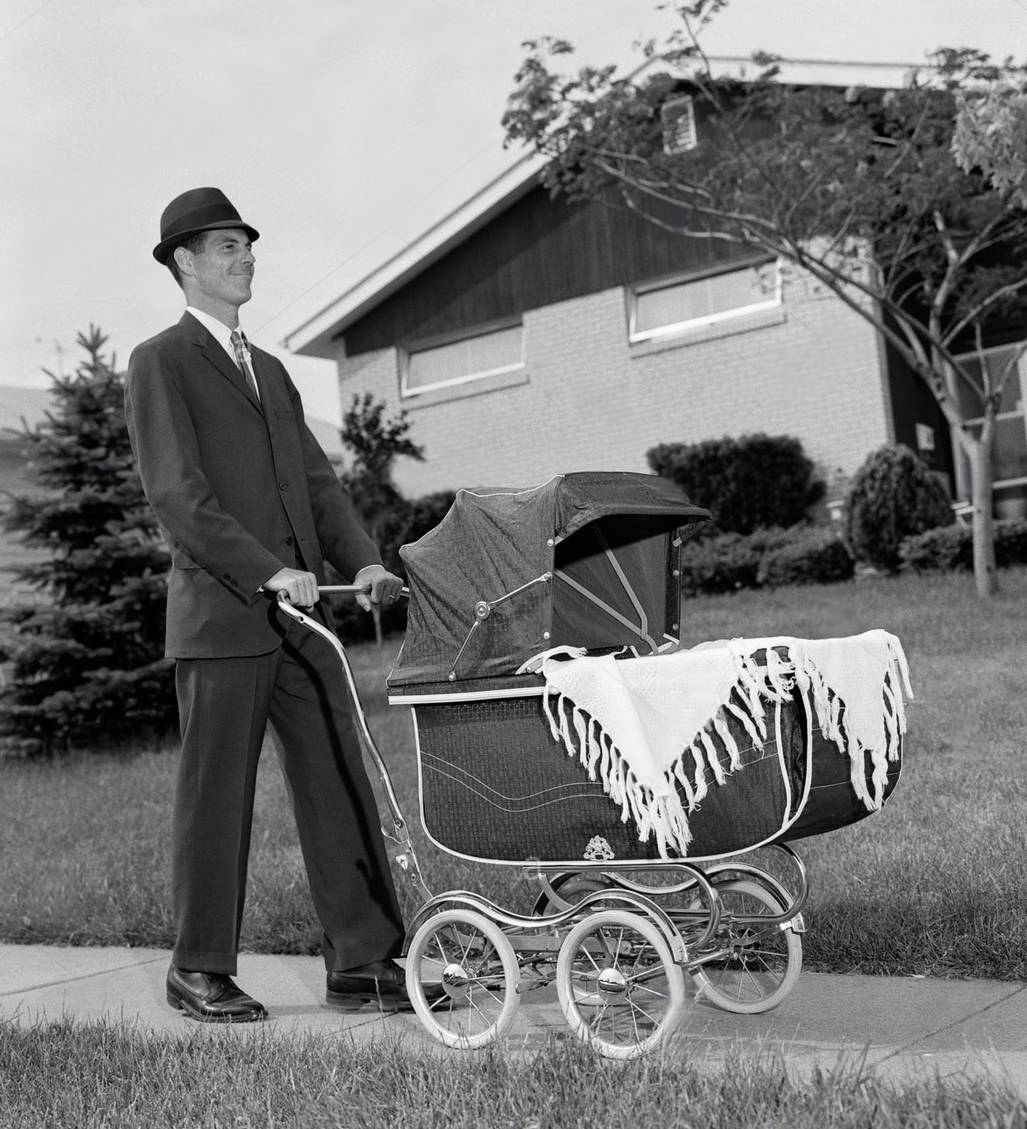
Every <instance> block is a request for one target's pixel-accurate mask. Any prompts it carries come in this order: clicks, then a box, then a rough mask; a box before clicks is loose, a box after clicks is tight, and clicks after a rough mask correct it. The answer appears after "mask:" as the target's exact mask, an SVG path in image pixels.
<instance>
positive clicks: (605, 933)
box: [556, 909, 685, 1059]
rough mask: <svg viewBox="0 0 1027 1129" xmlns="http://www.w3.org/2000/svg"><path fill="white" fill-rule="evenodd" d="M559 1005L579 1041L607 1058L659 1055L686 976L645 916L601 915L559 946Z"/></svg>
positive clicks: (679, 1009) (626, 912)
mask: <svg viewBox="0 0 1027 1129" xmlns="http://www.w3.org/2000/svg"><path fill="white" fill-rule="evenodd" d="M556 988H557V992H558V993H559V997H560V1006H561V1007H562V1008H563V1014H564V1016H565V1017H566V1019H567V1022H568V1023H569V1024H570V1027H571V1030H572V1031H573V1032H574V1034H575V1035H577V1036H578V1038H579V1039H582V1040H583V1041H584V1042H586V1043H589V1044H591V1045H592V1046H593V1047H595V1048H596V1050H597V1051H599V1053H600V1054H602V1055H605V1056H606V1057H607V1058H618V1059H629V1058H637V1057H639V1056H640V1055H643V1054H645V1053H647V1052H648V1051H650V1050H652V1049H653V1048H654V1047H655V1046H656V1045H657V1044H658V1043H660V1042H661V1041H662V1040H663V1039H664V1038H666V1036H667V1035H669V1034H670V1032H672V1031H673V1030H674V1028H675V1027H676V1026H677V1023H678V1021H679V1019H680V1018H681V1012H682V1009H683V1008H684V1005H685V981H684V974H683V972H682V971H681V968H680V966H679V965H677V964H675V963H674V959H673V957H672V956H671V951H670V947H669V945H668V944H667V942H666V940H665V939H664V937H663V934H662V933H661V932H660V930H659V929H658V928H657V927H656V925H654V924H653V922H652V921H650V920H649V918H648V917H646V916H644V915H643V914H641V913H633V912H631V911H629V910H620V909H606V910H599V911H598V912H596V913H593V914H591V915H589V916H588V917H586V918H584V919H583V920H582V921H579V922H578V923H577V925H575V926H574V927H573V928H572V929H571V931H570V932H569V933H568V934H567V936H566V938H565V939H564V942H563V944H562V945H561V946H560V955H559V957H558V958H557V964H556Z"/></svg>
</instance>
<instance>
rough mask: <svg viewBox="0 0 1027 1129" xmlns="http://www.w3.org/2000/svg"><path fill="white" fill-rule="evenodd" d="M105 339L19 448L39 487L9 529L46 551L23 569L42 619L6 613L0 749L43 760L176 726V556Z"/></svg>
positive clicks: (94, 342)
mask: <svg viewBox="0 0 1027 1129" xmlns="http://www.w3.org/2000/svg"><path fill="white" fill-rule="evenodd" d="M106 341H107V338H106V337H105V336H104V335H103V334H102V333H101V332H100V330H99V329H97V328H96V327H95V326H90V329H89V332H88V333H87V334H79V336H78V344H79V345H80V346H81V347H82V349H84V350H85V352H86V360H85V361H83V363H82V364H81V365H80V366H79V367H78V369H77V371H76V372H75V374H74V375H73V376H71V377H66V378H65V377H55V376H53V375H52V374H49V375H51V379H52V380H53V398H54V404H55V406H54V410H53V411H52V412H50V413H48V415H47V417H46V419H45V420H44V421H43V422H42V423H40V424H39V425H37V426H36V427H35V428H26V429H25V430H24V433H23V439H24V441H25V444H26V446H27V448H28V450H29V451H30V453H31V461H30V470H31V472H32V474H33V476H34V478H35V480H36V482H37V483H38V484H39V486H40V487H41V488H42V489H41V490H40V491H39V492H38V493H37V494H33V495H32V496H25V497H20V498H17V499H15V506H14V508H13V510H12V512H11V516H10V518H9V520H8V524H9V526H10V527H12V528H13V529H14V530H16V531H19V532H20V533H21V535H22V539H23V541H24V543H25V544H26V545H27V546H30V547H34V548H37V549H42V550H45V552H46V554H47V556H46V557H45V558H43V559H41V560H40V561H39V562H38V563H36V564H33V565H31V566H28V567H25V568H22V569H19V570H17V571H18V573H19V578H20V579H21V580H22V581H24V582H26V583H27V584H29V585H30V586H31V587H32V588H34V589H36V590H37V592H38V593H39V599H38V601H37V602H36V603H35V604H34V606H32V607H28V608H25V607H15V608H12V609H9V610H7V611H5V612H4V614H3V621H4V636H5V639H4V644H3V647H2V649H0V659H3V660H4V661H5V662H6V663H7V664H8V665H7V670H6V678H5V685H4V686H3V688H2V690H0V738H2V740H3V743H4V745H5V747H6V749H7V751H8V752H14V753H20V754H23V755H46V754H54V753H61V752H65V751H67V750H69V749H73V748H82V747H88V748H94V747H97V746H107V745H110V744H112V743H114V744H116V743H119V742H122V741H124V740H126V739H128V738H130V737H134V736H138V734H139V733H140V731H144V730H147V731H164V730H166V729H168V728H170V727H171V726H172V725H173V724H174V720H175V716H176V712H175V698H174V685H173V672H172V665H171V662H170V660H166V659H164V658H163V643H164V601H165V595H166V585H165V574H166V571H167V565H168V555H167V551H166V549H165V547H164V545H163V542H162V540H161V537H160V532H159V529H158V527H157V524H156V521H155V519H154V518H153V515H152V512H151V511H150V508H149V506H148V505H147V503H146V500H145V497H144V495H143V491H142V485H141V483H140V481H139V476H138V474H137V472H136V469H135V462H134V459H133V456H132V451H131V447H130V445H129V440H128V430H127V427H126V425H125V420H124V407H123V402H124V383H123V377H122V375H121V374H119V373H118V372H116V371H115V367H114V360H113V358H111V359H110V360H108V359H107V358H106V357H105V355H104V352H103V349H104V345H105V344H106Z"/></svg>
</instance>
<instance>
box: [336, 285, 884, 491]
mask: <svg viewBox="0 0 1027 1129" xmlns="http://www.w3.org/2000/svg"><path fill="white" fill-rule="evenodd" d="M625 301H626V299H625V294H624V291H623V290H622V289H620V288H616V289H611V290H605V291H602V292H601V293H598V294H591V295H588V296H586V297H584V298H576V299H573V300H571V301H567V302H562V303H559V304H557V305H553V306H548V307H545V308H543V309H538V310H532V311H529V312H527V313H526V314H525V317H524V328H525V357H526V362H527V363H526V373H525V374H524V376H523V377H520V378H518V381H517V382H514V383H510V382H509V381H508V382H507V386H506V387H501V388H498V389H496V390H492V391H485V392H482V391H479V390H477V389H476V386H475V385H474V384H471V385H466V386H464V387H463V388H462V389H460V390H459V391H455V390H454V391H453V392H448V393H446V394H445V396H444V397H443V398H442V399H437V400H436V401H435V402H432V403H424V402H423V401H422V402H421V403H420V404H419V403H418V401H417V400H416V399H411V400H407V401H405V402H403V403H401V402H400V398H399V393H398V383H399V382H398V371H397V356H396V352H395V350H392V349H387V350H380V351H378V352H374V353H368V354H362V355H360V356H357V357H352V358H347V357H345V356H341V357H340V358H339V372H340V389H341V394H342V403H343V406H344V407H345V406H347V405H348V404H349V402H350V400H351V398H352V396H353V394H354V393H355V392H356V393H362V392H364V391H370V392H372V393H373V394H374V395H375V396H376V397H378V398H381V399H384V400H385V401H386V403H387V404H388V405H389V411H390V413H392V412H395V411H398V410H399V409H400V407H405V408H407V410H408V411H409V415H410V420H411V424H412V429H411V434H412V437H413V438H414V440H415V441H416V442H418V443H420V444H423V445H424V447H425V449H426V456H427V461H426V462H425V463H423V464H418V463H412V462H410V461H409V460H404V461H403V462H402V463H401V464H400V465H399V466H398V467H397V473H396V484H397V485H398V486H399V488H400V489H401V490H402V491H403V492H404V493H405V494H407V495H408V496H411V497H413V496H416V495H419V494H424V493H428V492H430V491H434V490H441V489H447V488H456V487H459V486H473V485H511V486H523V485H528V484H531V483H534V482H538V481H541V480H543V479H545V478H547V477H549V476H550V475H552V474H555V473H558V472H561V471H571V470H598V469H608V470H635V471H644V470H647V469H648V467H647V465H646V462H645V452H646V450H647V449H648V448H649V447H651V446H653V445H654V444H656V443H664V442H695V441H698V440H702V439H709V438H717V437H720V436H723V435H742V434H744V433H747V432H755V431H763V432H766V433H768V434H771V435H777V434H789V435H794V436H797V437H798V438H799V439H800V440H801V441H802V443H803V446H804V448H805V450H806V453H807V454H808V455H809V456H810V458H812V459H813V460H814V461H815V462H816V463H817V464H818V467H819V469H820V471H821V473H822V474H823V475H825V476H826V477H828V478H830V476H831V475H832V474H833V473H834V472H835V471H837V470H840V471H841V472H842V473H844V474H851V473H852V472H853V471H854V470H855V469H856V467H857V466H858V465H859V464H860V463H861V462H862V461H863V459H864V458H865V457H866V455H867V454H868V453H869V452H870V451H871V450H873V449H874V448H875V447H877V446H880V445H881V444H882V443H885V442H888V441H889V440H890V439H891V434H892V425H891V418H890V411H889V407H888V403H887V396H886V392H885V385H884V381H883V379H882V374H881V362H880V358H879V352H878V347H877V339H876V336H875V333H874V331H873V330H872V328H871V327H870V326H869V324H868V323H866V322H865V321H864V320H863V319H862V318H860V317H859V316H858V315H857V314H856V313H854V312H853V311H852V310H850V309H848V308H847V307H846V306H845V305H844V304H843V303H842V302H840V301H839V300H838V299H837V298H834V297H833V296H830V295H827V294H824V293H818V292H817V290H816V288H815V286H814V285H813V284H812V283H811V282H810V281H809V280H806V279H803V278H801V277H800V278H796V277H792V278H791V279H790V280H789V281H787V282H786V283H785V287H784V300H783V303H782V306H781V307H780V309H775V310H772V311H762V312H759V313H752V314H748V315H745V316H744V317H742V318H739V319H736V320H733V321H731V322H728V323H721V325H720V326H717V327H707V329H706V330H704V331H703V332H702V333H700V334H696V335H692V336H688V337H679V338H677V339H674V340H672V341H667V342H665V343H663V344H662V345H658V344H655V343H645V344H637V345H631V344H629V342H628V340H627V330H626V322H627V318H626V312H625Z"/></svg>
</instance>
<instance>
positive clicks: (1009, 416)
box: [959, 345, 1027, 486]
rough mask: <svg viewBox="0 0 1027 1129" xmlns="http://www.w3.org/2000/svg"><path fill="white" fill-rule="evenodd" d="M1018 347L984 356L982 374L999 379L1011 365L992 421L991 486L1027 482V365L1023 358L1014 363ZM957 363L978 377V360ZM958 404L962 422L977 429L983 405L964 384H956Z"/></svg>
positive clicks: (979, 366)
mask: <svg viewBox="0 0 1027 1129" xmlns="http://www.w3.org/2000/svg"><path fill="white" fill-rule="evenodd" d="M1021 349H1022V345H1005V346H1001V347H999V348H997V349H987V350H986V351H985V352H984V365H985V367H986V370H987V371H988V372H989V373H991V374H992V375H994V376H1001V375H1002V371H1003V368H1004V367H1005V366H1006V365H1008V364H1009V363H1010V361H1013V362H1014V367H1013V371H1012V372H1009V373H1007V374H1006V377H1005V382H1004V383H1003V385H1002V400H1001V402H1000V404H999V407H998V414H997V416H996V418H995V456H994V466H993V470H994V474H995V485H996V486H1000V485H1002V484H1003V483H1005V484H1007V485H1014V484H1016V485H1019V484H1020V483H1024V482H1027V418H1025V415H1024V401H1025V400H1027V364H1025V358H1024V357H1022V356H1021V357H1020V358H1019V360H1014V358H1016V355H1017V353H1018V352H1020V350H1021ZM960 360H961V361H962V362H963V363H964V364H965V365H966V367H967V368H968V369H969V370H970V372H971V373H972V374H973V375H974V376H976V377H977V378H978V379H979V378H980V375H981V360H980V358H978V357H972V356H964V357H960ZM959 400H960V404H961V405H962V408H963V412H964V413H965V416H966V422H967V423H968V424H969V426H970V427H971V428H974V429H975V430H977V429H979V427H980V425H981V423H982V422H983V419H982V413H983V410H984V408H983V404H982V403H981V398H980V396H979V395H978V394H977V392H976V391H975V390H974V389H972V388H969V387H968V386H967V385H966V383H965V382H964V381H960V382H959Z"/></svg>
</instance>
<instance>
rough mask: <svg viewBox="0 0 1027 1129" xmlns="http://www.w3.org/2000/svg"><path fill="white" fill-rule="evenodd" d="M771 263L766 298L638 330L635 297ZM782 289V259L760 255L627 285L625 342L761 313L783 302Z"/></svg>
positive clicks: (674, 334) (680, 333)
mask: <svg viewBox="0 0 1027 1129" xmlns="http://www.w3.org/2000/svg"><path fill="white" fill-rule="evenodd" d="M771 266H772V267H773V270H774V285H773V294H772V296H771V297H769V298H767V299H766V300H765V301H762V302H750V303H748V304H747V305H744V306H733V307H732V308H731V309H729V310H719V311H718V312H716V313H713V314H704V315H703V316H701V317H697V318H687V319H686V320H684V321H679V322H672V323H669V324H667V325H661V326H658V327H657V328H655V329H645V330H639V329H638V328H637V325H638V300H639V298H640V297H644V295H646V294H651V293H653V292H655V291H657V290H670V289H672V288H674V287H677V286H687V285H689V284H690V283H695V282H703V281H705V280H706V279H709V278H718V277H720V276H721V275H725V274H737V273H740V272H741V271H743V270H758V269H759V268H761V267H771ZM783 290H784V287H783V272H782V269H781V260H780V258H772V257H770V256H760V257H759V258H753V259H749V260H745V261H742V262H738V261H736V262H732V263H722V264H720V265H718V266H717V267H714V268H713V269H704V270H701V271H689V272H687V273H684V274H678V275H671V276H669V277H666V278H661V279H658V280H656V281H652V282H645V283H636V284H635V285H633V286H631V287H629V288H628V342H629V343H630V344H632V345H638V344H643V343H645V342H648V341H663V340H668V339H671V338H675V337H687V336H688V335H689V334H691V333H695V332H697V331H699V330H702V329H705V328H706V327H707V326H711V325H719V324H721V323H723V322H730V321H734V320H735V319H736V318H743V317H746V316H747V315H749V314H754V313H760V312H762V311H765V310H775V309H779V308H780V307H781V305H782V302H783Z"/></svg>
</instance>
